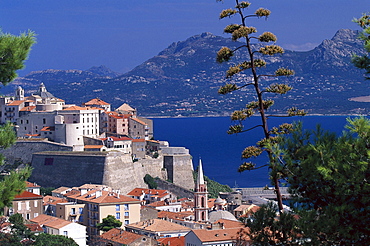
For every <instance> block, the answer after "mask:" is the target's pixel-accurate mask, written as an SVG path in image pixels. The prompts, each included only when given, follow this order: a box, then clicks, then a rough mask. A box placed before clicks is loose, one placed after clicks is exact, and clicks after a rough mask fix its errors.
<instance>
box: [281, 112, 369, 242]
mask: <svg viewBox="0 0 370 246" xmlns="http://www.w3.org/2000/svg"><path fill="white" fill-rule="evenodd" d="M347 121H348V124H347V126H346V129H347V131H345V132H343V134H342V135H341V136H336V134H334V133H331V132H328V131H324V130H322V129H321V128H320V127H318V128H317V129H316V130H315V131H309V130H305V131H303V130H299V131H297V132H294V133H293V134H292V136H291V137H290V138H288V139H286V141H285V144H284V149H285V153H286V154H285V156H284V160H286V162H287V166H288V167H289V170H290V172H291V175H290V176H289V178H288V182H289V185H290V186H289V188H290V192H291V194H292V196H293V199H294V200H295V201H296V202H298V204H299V206H298V207H297V208H296V209H297V211H298V213H299V215H300V218H301V219H300V220H299V227H300V229H301V231H302V234H303V237H304V238H309V239H311V240H312V241H311V242H310V245H370V227H369V224H370V196H369V194H370V183H369V182H370V164H369V163H370V151H369V149H370V121H369V120H368V119H367V118H364V117H361V118H356V119H353V120H351V119H348V120H347ZM301 128H302V127H300V129H301Z"/></svg>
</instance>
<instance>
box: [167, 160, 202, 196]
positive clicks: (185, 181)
mask: <svg viewBox="0 0 370 246" xmlns="http://www.w3.org/2000/svg"><path fill="white" fill-rule="evenodd" d="M163 158H164V167H165V168H166V169H167V175H168V179H169V180H171V181H172V182H173V183H174V184H177V185H179V186H182V187H184V188H186V189H194V185H195V184H194V179H193V161H192V158H191V156H190V155H188V154H185V155H180V154H179V155H163Z"/></svg>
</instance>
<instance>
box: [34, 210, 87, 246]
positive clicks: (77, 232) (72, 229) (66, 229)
mask: <svg viewBox="0 0 370 246" xmlns="http://www.w3.org/2000/svg"><path fill="white" fill-rule="evenodd" d="M30 221H32V222H34V223H37V224H39V225H40V226H41V227H42V228H43V229H44V232H45V233H48V234H52V235H63V236H66V237H69V238H72V239H73V240H74V241H75V242H76V243H77V244H78V245H79V246H86V237H87V235H86V226H83V225H80V224H78V223H74V222H70V221H68V220H63V219H60V218H57V217H53V216H49V215H45V214H42V215H39V216H37V217H36V218H33V219H31V220H30Z"/></svg>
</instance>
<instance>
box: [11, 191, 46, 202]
mask: <svg viewBox="0 0 370 246" xmlns="http://www.w3.org/2000/svg"><path fill="white" fill-rule="evenodd" d="M35 198H42V196H40V195H37V194H34V193H32V192H29V191H23V192H22V193H21V194H19V195H16V196H15V197H14V200H20V199H35Z"/></svg>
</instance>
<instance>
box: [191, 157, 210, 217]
mask: <svg viewBox="0 0 370 246" xmlns="http://www.w3.org/2000/svg"><path fill="white" fill-rule="evenodd" d="M194 191H195V192H194V213H195V214H194V215H195V221H200V222H207V221H208V191H207V183H206V182H205V181H204V176H203V167H202V160H199V168H198V177H197V182H196V184H195V189H194Z"/></svg>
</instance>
